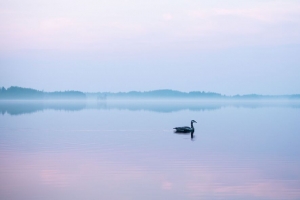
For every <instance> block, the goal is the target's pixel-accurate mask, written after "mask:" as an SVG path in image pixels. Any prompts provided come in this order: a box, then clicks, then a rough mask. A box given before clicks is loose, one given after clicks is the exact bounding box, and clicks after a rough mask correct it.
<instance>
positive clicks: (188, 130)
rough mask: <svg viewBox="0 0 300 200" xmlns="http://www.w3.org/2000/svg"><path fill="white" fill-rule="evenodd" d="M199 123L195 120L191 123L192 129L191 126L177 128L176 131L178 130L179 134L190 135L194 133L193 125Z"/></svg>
mask: <svg viewBox="0 0 300 200" xmlns="http://www.w3.org/2000/svg"><path fill="white" fill-rule="evenodd" d="M194 123H197V122H196V121H195V120H192V121H191V127H189V126H183V127H175V128H174V129H175V130H176V132H178V133H190V132H194V130H195V129H194V126H193V124H194Z"/></svg>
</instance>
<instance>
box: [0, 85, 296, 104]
mask: <svg viewBox="0 0 300 200" xmlns="http://www.w3.org/2000/svg"><path fill="white" fill-rule="evenodd" d="M86 98H89V99H97V100H101V101H102V100H110V99H111V100H114V99H137V100H138V99H222V100H268V99H300V94H294V95H258V94H248V95H234V96H226V95H222V94H219V93H214V92H200V91H193V92H180V91H176V90H167V89H166V90H153V91H147V92H137V91H132V92H117V93H111V92H99V93H83V92H79V91H64V92H44V91H39V90H34V89H30V88H21V87H9V88H7V89H5V88H4V87H2V88H1V89H0V99H2V100H3V99H7V100H9V99H21V100H42V99H54V100H56V99H82V100H83V99H86Z"/></svg>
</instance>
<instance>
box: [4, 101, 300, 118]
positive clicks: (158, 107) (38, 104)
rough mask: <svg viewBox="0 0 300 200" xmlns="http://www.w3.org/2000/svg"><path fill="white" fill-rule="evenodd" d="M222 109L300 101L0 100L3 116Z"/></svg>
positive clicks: (297, 103) (290, 104)
mask: <svg viewBox="0 0 300 200" xmlns="http://www.w3.org/2000/svg"><path fill="white" fill-rule="evenodd" d="M223 107H237V108H262V107H291V108H298V109H299V108H300V101H284V102H282V101H276V100H275V101H218V100H214V101H179V100H173V101H172V100H170V101H166V100H163V101H155V100H153V101H150V100H149V101H0V110H1V113H2V114H5V113H8V114H10V115H19V114H27V113H34V112H38V111H43V110H49V109H52V110H64V111H80V110H82V109H98V110H110V109H118V110H130V111H141V110H146V111H153V112H177V111H181V110H191V111H213V110H217V109H221V108H223Z"/></svg>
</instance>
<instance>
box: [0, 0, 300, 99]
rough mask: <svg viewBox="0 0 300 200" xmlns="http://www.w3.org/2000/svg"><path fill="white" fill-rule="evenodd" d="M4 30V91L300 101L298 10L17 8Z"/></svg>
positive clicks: (174, 5) (0, 6) (150, 5)
mask: <svg viewBox="0 0 300 200" xmlns="http://www.w3.org/2000/svg"><path fill="white" fill-rule="evenodd" d="M0 28H1V31H0V70H1V73H0V86H5V87H9V86H11V85H18V86H23V87H32V88H36V89H41V90H68V89H75V90H82V91H128V90H152V89H163V88H169V89H177V90H183V91H191V90H204V91H215V92H220V93H224V94H237V93H241V94H243V93H264V94H286V93H300V89H299V87H296V85H299V84H300V81H299V80H300V77H299V74H300V68H299V67H298V66H299V64H300V60H299V56H298V53H297V52H299V43H300V37H299V35H300V2H299V1H296V0H285V1H283V0H274V1H269V0H259V1H258V0H252V1H238V0H228V1H221V0H212V1H183V0H179V1H176V2H174V1H170V0H163V1H158V0H154V1H149V2H142V1H137V0H131V1H124V0H123V1H121V0H110V1H95V0H87V1H79V0H77V1H71V0H52V1H37V0H22V1H20V0H11V1H2V2H1V3H0ZM190 72H192V73H190ZM29 74H30V77H29ZM182 76H184V78H179V77H182ZM153 79H155V81H153ZM112 80H113V81H112ZM178 80H180V81H178Z"/></svg>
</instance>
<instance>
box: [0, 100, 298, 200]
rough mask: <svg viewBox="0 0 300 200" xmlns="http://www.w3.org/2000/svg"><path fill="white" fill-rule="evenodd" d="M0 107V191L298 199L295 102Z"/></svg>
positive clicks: (70, 197)
mask: <svg viewBox="0 0 300 200" xmlns="http://www.w3.org/2000/svg"><path fill="white" fill-rule="evenodd" d="M0 109H1V112H2V114H0V199H9V200H15V199H16V200H19V199H20V200H21V199H22V200H23V199H31V200H40V199H49V200H50V199H51V200H56V199H59V200H60V199H61V200H76V199H151V200H152V199H163V200H165V199H175V200H176V199H178V200H182V199H230V200H234V199H239V200H246V199H247V200H248V199H249V200H250V199H251V200H253V199H254V200H255V199H260V200H262V199H300V125H299V120H300V103H297V102H292V103H291V102H285V103H278V102H261V103H253V102H252V103H251V102H248V103H247V102H244V103H237V102H235V103H217V102H214V103H208V102H200V103H195V102H173V103H170V102H127V103H124V102H104V103H103V102H102V103H101V102H100V103H96V102H88V103H85V102H81V103H80V102H77V103H74V102H73V103H70V102H1V103H0ZM192 119H194V120H196V121H197V122H198V123H197V124H195V129H196V130H195V133H194V136H195V137H194V138H193V139H192V138H191V136H190V135H189V134H175V133H174V132H173V130H172V128H173V127H176V126H186V125H190V120H192Z"/></svg>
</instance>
